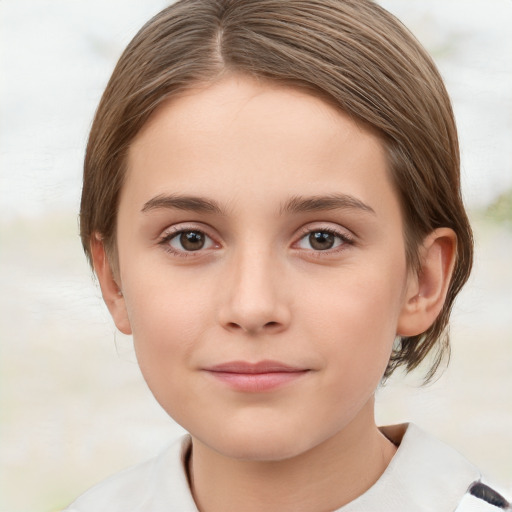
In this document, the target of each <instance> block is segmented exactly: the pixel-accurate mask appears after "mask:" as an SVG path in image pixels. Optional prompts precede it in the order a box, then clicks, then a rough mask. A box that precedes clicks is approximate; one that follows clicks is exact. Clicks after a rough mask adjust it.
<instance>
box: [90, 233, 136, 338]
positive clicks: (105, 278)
mask: <svg viewBox="0 0 512 512" xmlns="http://www.w3.org/2000/svg"><path fill="white" fill-rule="evenodd" d="M91 255H92V262H93V266H94V271H95V272H96V275H97V276H98V281H99V283H100V288H101V294H102V295H103V300H104V301H105V304H106V305H107V308H108V310H109V311H110V315H111V316H112V319H113V320H114V323H115V324H116V327H117V328H118V329H119V330H120V331H121V332H122V333H123V334H131V333H132V328H131V326H130V320H129V318H128V312H127V310H126V303H125V299H124V296H123V293H122V291H121V288H120V287H119V285H118V284H117V281H116V279H115V277H114V272H113V270H112V266H111V264H110V262H109V260H108V257H107V254H106V252H105V246H104V244H103V240H102V238H101V236H100V235H99V234H98V233H94V234H93V236H92V237H91Z"/></svg>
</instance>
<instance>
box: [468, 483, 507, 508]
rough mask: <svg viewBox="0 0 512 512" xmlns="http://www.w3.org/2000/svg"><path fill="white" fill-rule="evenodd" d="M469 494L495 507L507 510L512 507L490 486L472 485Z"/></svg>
mask: <svg viewBox="0 0 512 512" xmlns="http://www.w3.org/2000/svg"><path fill="white" fill-rule="evenodd" d="M469 493H470V494H472V495H473V496H475V497H476V498H479V499H481V500H484V501H486V502H487V503H490V504H491V505H494V506H495V507H498V508H502V509H507V508H509V507H510V503H509V502H508V501H507V500H506V499H505V498H504V497H503V496H502V495H501V494H499V493H497V492H496V491H495V490H494V489H491V488H490V487H489V486H488V485H485V484H483V483H482V482H475V483H473V484H471V487H470V488H469Z"/></svg>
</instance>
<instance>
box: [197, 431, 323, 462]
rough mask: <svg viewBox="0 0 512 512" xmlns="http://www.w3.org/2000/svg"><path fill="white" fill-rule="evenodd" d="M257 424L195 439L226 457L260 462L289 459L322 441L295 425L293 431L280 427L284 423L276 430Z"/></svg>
mask: <svg viewBox="0 0 512 512" xmlns="http://www.w3.org/2000/svg"><path fill="white" fill-rule="evenodd" d="M259 427H260V426H259V425H254V426H253V427H252V428H250V427H246V428H235V429H233V428H228V429H226V431H224V432H223V435H222V437H219V436H215V437H212V436H211V432H209V433H207V434H206V435H205V436H198V439H199V440H200V441H201V442H202V443H203V444H205V445H207V446H208V447H209V448H211V449H213V450H214V451H216V452H218V453H220V454H221V455H223V456H225V457H229V458H232V459H237V460H251V461H260V462H277V461H282V460H286V459H291V458H294V457H296V456H298V455H300V454H302V453H305V452H307V451H308V450H310V449H311V448H313V447H314V446H316V444H319V443H320V442H321V440H317V439H313V437H315V438H316V435H315V436H307V433H306V432H304V430H302V429H299V428H297V427H295V428H294V429H292V430H290V429H287V428H283V425H277V428H275V429H274V428H268V427H266V428H265V427H261V428H259ZM301 430H302V431H301ZM299 431H301V432H299Z"/></svg>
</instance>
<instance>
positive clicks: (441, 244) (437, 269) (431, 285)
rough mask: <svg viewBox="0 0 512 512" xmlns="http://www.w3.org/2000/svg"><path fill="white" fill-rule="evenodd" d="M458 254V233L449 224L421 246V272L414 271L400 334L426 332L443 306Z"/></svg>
mask: <svg viewBox="0 0 512 512" xmlns="http://www.w3.org/2000/svg"><path fill="white" fill-rule="evenodd" d="M456 254H457V235H456V234H455V233H454V231H453V230H452V229H450V228H439V229H436V230H435V231H433V232H432V233H430V235H428V236H427V237H426V238H425V240H424V241H423V244H422V245H421V247H420V264H421V268H420V270H419V272H414V271H412V272H411V275H410V276H409V278H408V282H407V289H406V295H405V299H404V304H403V306H402V311H401V313H400V316H399V319H398V325H397V335H399V336H416V335H418V334H421V333H423V332H425V331H426V330H427V329H428V328H429V327H430V326H431V325H432V324H433V323H434V322H435V320H436V318H437V317H438V315H439V313H440V312H441V309H442V308H443V305H444V301H445V299H446V293H447V292H448V286H449V284H450V281H451V277H452V273H453V267H454V264H455V258H456Z"/></svg>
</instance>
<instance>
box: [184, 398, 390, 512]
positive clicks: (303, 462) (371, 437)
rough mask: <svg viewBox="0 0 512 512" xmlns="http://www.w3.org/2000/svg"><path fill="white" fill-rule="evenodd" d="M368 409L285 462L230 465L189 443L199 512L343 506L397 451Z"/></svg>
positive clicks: (299, 511)
mask: <svg viewBox="0 0 512 512" xmlns="http://www.w3.org/2000/svg"><path fill="white" fill-rule="evenodd" d="M367 405H368V406H369V407H368V411H363V412H362V414H360V415H358V417H357V418H355V419H354V420H353V421H352V422H351V423H350V424H349V425H347V426H346V427H345V428H344V429H343V430H342V431H340V432H338V433H337V434H335V435H334V436H333V437H331V438H329V439H327V440H325V441H324V442H323V443H321V444H320V445H317V446H315V447H313V448H311V449H310V450H308V451H307V452H305V453H301V454H300V455H297V456H295V457H292V458H289V459H285V460H277V461H252V460H240V459H233V458H231V457H226V456H223V455H222V454H219V453H218V452H215V451H214V450H212V449H211V448H209V447H208V446H206V445H205V444H203V443H201V442H200V441H199V440H197V439H193V445H192V446H193V449H192V457H191V462H190V465H191V467H190V468H189V469H190V475H191V487H192V492H193V495H194V498H195V500H196V503H197V505H198V508H199V510H200V511H201V512H224V511H226V510H243V511H244V512H252V511H261V510H265V511H267V512H273V511H279V512H289V511H290V512H291V511H293V512H311V511H318V510H335V509H337V508H340V507H342V506H343V505H346V504H347V503H349V502H350V501H352V500H354V499H355V498H357V497H358V496H360V495H361V494H363V493H364V492H365V491H366V490H368V489H369V488H370V487H371V486H372V485H373V484H374V483H375V482H376V481H377V480H378V479H379V477H380V476H381V475H382V473H383V472H384V470H385V469H386V467H387V465H388V464H389V462H390V460H391V458H392V457H393V455H394V453H395V451H396V447H395V446H394V445H393V444H392V443H391V442H390V441H389V440H388V439H386V438H385V437H384V436H383V435H382V434H381V433H380V431H379V430H378V428H377V426H376V425H375V421H374V418H373V400H371V404H367ZM370 411H371V412H370ZM369 420H370V421H369Z"/></svg>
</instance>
